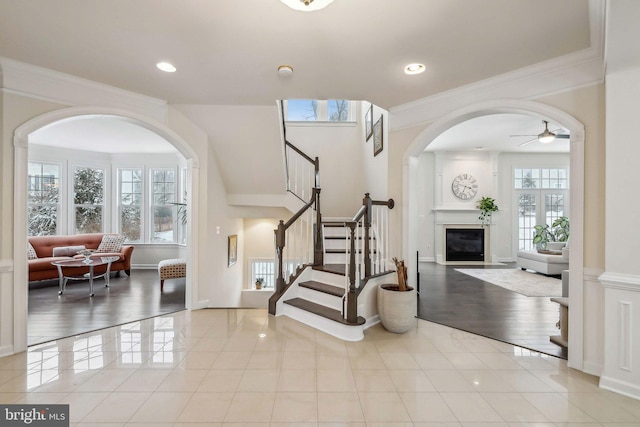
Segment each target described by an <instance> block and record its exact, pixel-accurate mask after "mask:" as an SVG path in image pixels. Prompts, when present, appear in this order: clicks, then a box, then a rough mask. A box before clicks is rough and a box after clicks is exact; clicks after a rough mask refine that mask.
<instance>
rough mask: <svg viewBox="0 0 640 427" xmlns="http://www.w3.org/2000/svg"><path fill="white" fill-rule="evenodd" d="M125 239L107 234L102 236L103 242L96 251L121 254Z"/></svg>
mask: <svg viewBox="0 0 640 427" xmlns="http://www.w3.org/2000/svg"><path fill="white" fill-rule="evenodd" d="M125 239H126V237H125V236H120V235H119V234H105V235H104V236H102V241H101V242H100V246H98V249H96V253H114V252H120V249H122V244H123V243H124V241H125Z"/></svg>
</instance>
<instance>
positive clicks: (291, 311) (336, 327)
mask: <svg viewBox="0 0 640 427" xmlns="http://www.w3.org/2000/svg"><path fill="white" fill-rule="evenodd" d="M283 309H284V310H283V312H282V314H283V315H285V316H287V317H290V318H291V319H294V320H297V321H298V322H301V323H304V324H305V325H309V326H311V327H313V328H315V329H318V330H320V331H322V332H324V333H327V334H329V335H332V336H334V337H336V338H340V339H341V340H344V341H361V340H362V339H363V338H364V332H363V331H364V327H363V326H362V325H361V326H346V325H342V324H340V323H338V322H334V321H333V320H329V319H326V318H324V317H322V316H318V315H315V314H313V313H310V312H308V311H305V310H300V309H299V308H297V307H293V306H291V305H289V304H283Z"/></svg>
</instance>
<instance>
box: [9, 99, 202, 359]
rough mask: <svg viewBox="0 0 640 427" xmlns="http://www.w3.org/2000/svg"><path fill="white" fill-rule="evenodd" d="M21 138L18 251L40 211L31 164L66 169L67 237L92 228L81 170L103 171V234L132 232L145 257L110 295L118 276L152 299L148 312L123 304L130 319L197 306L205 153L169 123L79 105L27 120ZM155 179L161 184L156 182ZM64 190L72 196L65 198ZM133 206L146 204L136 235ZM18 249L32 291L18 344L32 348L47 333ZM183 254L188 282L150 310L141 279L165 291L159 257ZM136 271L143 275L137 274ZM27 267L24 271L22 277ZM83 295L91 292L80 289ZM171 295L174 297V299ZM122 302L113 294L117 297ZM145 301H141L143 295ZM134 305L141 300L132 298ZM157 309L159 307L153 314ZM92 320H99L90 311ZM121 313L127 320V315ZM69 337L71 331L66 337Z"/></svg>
mask: <svg viewBox="0 0 640 427" xmlns="http://www.w3.org/2000/svg"><path fill="white" fill-rule="evenodd" d="M65 134H66V135H67V137H66V138H65V137H64V135H65ZM89 134H93V135H94V138H91V139H87V135H89ZM69 135H73V136H72V137H71V136H69ZM14 141H15V142H14V145H15V149H16V156H15V157H16V170H22V171H25V172H24V174H19V175H16V181H15V195H16V203H15V212H16V218H17V219H21V218H25V221H22V220H16V226H15V232H16V234H15V239H14V247H15V248H19V247H20V246H22V247H26V240H27V239H26V236H27V234H28V229H29V224H31V223H32V221H30V220H29V219H28V218H29V215H30V214H31V213H32V212H31V211H30V208H31V207H32V206H31V204H30V201H31V199H30V197H28V194H29V192H28V191H25V190H27V189H29V190H30V189H31V187H32V186H31V184H32V182H31V181H34V179H33V178H32V177H31V176H29V175H30V173H28V172H27V171H28V170H29V166H32V164H33V163H45V162H48V164H57V165H59V166H60V168H61V174H62V178H63V179H62V180H61V181H62V182H61V185H62V186H63V187H64V188H63V189H61V190H64V191H60V201H61V203H62V204H64V207H63V208H60V209H59V213H62V216H60V218H59V219H60V223H59V224H57V225H56V232H57V234H67V235H75V234H79V233H80V234H81V233H82V232H83V231H84V232H86V231H87V230H82V229H79V228H81V223H82V224H84V223H83V221H80V220H79V219H78V217H79V216H82V215H79V212H80V211H82V209H81V207H79V206H78V204H77V203H75V202H77V200H74V199H75V198H76V197H74V191H75V188H74V186H75V185H76V184H74V182H73V180H74V176H77V171H78V170H79V169H81V170H83V171H86V170H87V169H88V170H93V171H94V172H95V171H96V170H97V171H100V172H98V173H97V175H98V176H100V175H101V176H102V178H103V184H104V188H103V189H102V193H103V196H104V203H103V205H102V206H99V207H98V208H99V209H98V210H102V216H101V218H100V219H99V221H98V223H99V224H100V225H101V226H102V229H101V230H100V231H101V232H104V233H117V234H129V235H127V236H126V237H127V238H128V242H125V245H126V244H131V245H133V246H134V248H135V250H134V253H135V254H136V255H137V257H136V256H134V257H132V265H133V267H132V268H133V270H134V271H132V277H129V276H127V275H126V274H123V273H121V275H120V276H121V278H120V279H115V278H114V274H113V273H112V274H111V277H112V280H111V283H110V285H111V286H110V288H109V289H108V290H106V291H105V292H110V291H112V290H113V293H118V292H116V290H118V291H120V290H121V289H118V286H117V283H114V282H113V281H114V280H116V281H117V280H120V281H121V282H123V283H126V282H127V281H129V282H130V283H128V287H129V295H134V294H137V295H138V296H139V297H142V299H143V300H145V303H144V305H146V306H147V307H146V308H145V309H141V310H132V307H131V306H130V305H129V306H128V307H126V306H127V301H126V300H124V302H123V301H121V304H120V308H118V310H120V311H122V312H128V313H129V314H128V315H127V316H125V317H128V319H127V321H130V320H141V319H142V318H146V317H150V315H156V314H157V315H160V314H164V313H165V312H168V311H167V310H169V311H176V310H177V309H185V308H187V309H189V308H191V306H192V301H191V300H192V295H193V288H194V287H196V286H197V280H196V278H197V276H196V275H194V274H193V271H192V268H191V266H190V264H191V263H190V262H189V261H190V259H191V254H192V252H193V251H192V248H193V247H196V246H197V240H198V237H197V234H195V233H193V222H194V215H193V212H194V209H193V206H194V200H197V191H198V185H197V183H196V184H194V179H195V177H197V174H195V173H193V169H194V168H196V169H197V158H196V156H195V154H194V152H193V150H192V149H191V148H190V147H189V146H188V145H187V144H186V142H185V141H184V140H182V139H181V138H180V137H178V136H177V135H176V134H174V133H173V132H172V131H171V130H169V129H167V128H166V127H165V126H164V125H161V124H158V123H153V122H151V121H148V120H147V119H145V118H143V117H138V116H136V115H132V114H129V113H128V112H120V111H117V112H115V111H112V110H110V109H107V110H100V109H90V110H89V109H84V108H71V109H66V110H58V111H55V112H53V113H49V114H45V115H44V116H41V117H38V118H35V119H33V120H31V121H29V122H27V123H26V124H25V125H23V126H21V127H20V128H19V129H18V130H17V131H16V135H15V138H14ZM47 141H48V143H47ZM83 141H84V142H83ZM124 171H127V172H131V171H135V172H137V173H136V174H135V175H137V177H138V178H140V179H139V180H138V182H136V183H132V182H130V180H129V179H128V178H127V176H128V177H129V178H130V177H131V176H130V175H132V174H131V173H123V172H124ZM160 172H161V173H160ZM158 177H162V178H163V179H162V180H160V181H162V182H159V181H158V179H156V178H158ZM154 179H156V181H158V182H154ZM36 180H37V178H36ZM132 186H133V187H137V188H136V190H135V191H133V190H132V191H129V190H131V189H132ZM160 187H162V191H159V190H158V189H159V188H160ZM154 189H155V190H154ZM63 192H64V193H66V194H65V195H64V196H63V195H62V193H63ZM125 193H128V194H125ZM132 197H133V198H138V199H139V200H138V202H140V203H135V204H132V203H130V202H131V200H130V199H131V198H132ZM159 197H160V199H162V200H160V199H159ZM173 203H179V204H180V205H181V206H183V209H184V212H185V213H186V215H185V216H184V219H185V223H184V224H183V223H182V220H181V219H180V215H179V214H178V213H177V209H178V208H179V207H180V206H178V205H174V204H173ZM123 207H124V208H123ZM132 207H134V208H139V212H138V213H139V214H140V215H134V221H133V222H134V224H133V225H134V226H133V229H135V228H136V227H137V231H135V230H134V231H133V233H132V232H131V230H132V227H131V224H129V226H128V227H126V226H124V225H125V224H123V221H124V220H125V219H126V218H127V217H128V218H129V219H131V215H125V214H124V211H128V213H131V210H132V209H131V208H132ZM163 214H166V215H163ZM85 219H86V218H85ZM158 227H160V228H158ZM60 231H62V233H61V232H60ZM89 231H97V230H89ZM15 253H16V266H20V265H24V266H25V268H24V269H22V268H19V267H18V268H16V273H17V274H16V283H20V284H21V285H22V283H24V285H23V286H24V288H23V290H24V292H22V291H19V292H17V294H18V295H16V298H15V301H14V303H15V304H14V307H15V308H16V310H15V312H14V321H15V323H14V324H15V328H14V329H15V331H14V332H15V337H16V345H15V347H16V349H24V348H26V346H27V344H29V345H30V344H33V343H35V342H38V340H40V341H42V339H43V338H42V337H40V338H38V337H37V332H36V333H32V330H31V327H28V326H27V313H28V307H29V303H28V301H29V287H28V267H27V259H26V257H24V258H22V257H21V256H19V255H21V251H20V250H16V252H15ZM25 254H26V252H25ZM178 257H179V258H185V259H186V260H187V266H188V267H187V272H186V277H185V278H184V279H182V280H183V281H182V282H180V280H178V281H176V283H175V284H172V285H170V286H168V287H167V286H165V290H164V291H165V293H164V294H163V295H162V298H158V297H159V296H160V295H156V298H158V301H157V304H156V306H155V308H154V307H151V308H149V303H148V302H149V298H153V296H151V295H149V294H148V293H146V294H145V295H143V296H142V295H141V294H143V292H141V291H142V290H141V289H139V288H140V283H143V282H144V283H145V286H147V287H149V289H152V290H153V292H154V293H158V294H159V293H160V291H159V289H160V285H159V279H158V271H157V264H158V261H159V260H160V259H165V258H178ZM20 258H22V259H20ZM136 269H137V270H138V271H139V272H140V273H141V274H138V275H137V276H136V275H135V270H136ZM23 272H24V275H22V274H21V273H23ZM21 278H23V280H21ZM96 282H97V283H96V285H98V286H96V287H95V288H96V289H97V288H99V287H100V286H101V285H102V283H100V282H99V281H96ZM151 282H153V283H151ZM21 287H22V286H21ZM81 287H82V288H84V287H86V286H81ZM156 288H157V289H158V291H157V292H156V291H155V289H156ZM78 292H83V291H80V290H78ZM95 293H96V296H95V297H99V294H98V292H95ZM170 294H173V298H172V297H171V296H170ZM105 295H107V296H109V295H108V294H105ZM65 296H66V295H65ZM80 297H81V298H82V299H83V300H84V301H83V302H86V303H88V304H89V307H90V306H96V307H98V306H100V305H101V303H98V304H96V301H91V300H92V299H93V298H92V299H90V298H89V297H88V292H87V295H84V293H81V294H78V295H76V298H75V300H77V299H78V298H80ZM95 297H94V298H95ZM125 297H126V295H125ZM60 299H61V298H60V297H58V298H56V299H55V300H54V301H53V303H54V304H55V302H56V300H60ZM117 299H118V298H111V300H112V302H115V301H116V300H117ZM121 299H122V298H121ZM68 300H74V298H72V295H69V298H68ZM138 300H139V301H138V302H140V298H138ZM161 300H162V301H166V300H168V301H170V304H169V305H165V307H164V308H163V305H164V303H163V302H162V301H161ZM63 302H64V301H63ZM128 302H133V301H132V300H129V301H128ZM125 307H126V308H125ZM102 310H103V311H104V310H105V308H104V307H102ZM154 310H156V312H154V313H152V311H154ZM132 312H134V313H138V316H139V317H140V319H134V318H132V317H131V313H132ZM112 314H113V313H112ZM148 314H150V315H148ZM109 317H111V321H112V322H114V323H113V324H118V323H124V322H119V321H118V320H117V319H118V317H117V316H109ZM134 317H135V316H134ZM89 318H92V317H91V316H89ZM121 318H123V317H122V316H121ZM30 319H31V311H30V310H29V321H30ZM113 324H112V325H113ZM96 325H98V326H96ZM112 325H106V324H105V325H102V324H100V323H97V324H95V325H94V324H91V323H89V324H87V325H86V326H85V327H86V331H89V330H95V329H101V328H102V327H107V326H112ZM27 331H28V332H27ZM27 336H28V338H27ZM62 336H64V334H62V335H61V336H59V337H58V338H60V337H62ZM52 338H53V337H52ZM46 340H47V339H45V341H46Z"/></svg>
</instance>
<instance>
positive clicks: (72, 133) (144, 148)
mask: <svg viewBox="0 0 640 427" xmlns="http://www.w3.org/2000/svg"><path fill="white" fill-rule="evenodd" d="M29 143H30V144H37V145H49V146H54V147H60V148H70V149H75V150H87V151H95V152H99V153H111V154H114V153H120V154H128V153H129V154H133V153H140V154H144V153H177V150H176V149H175V147H174V146H173V145H171V144H170V143H169V142H167V140H165V139H164V138H162V137H160V136H158V135H157V134H155V133H153V132H151V131H149V130H147V129H145V128H143V127H142V126H140V125H137V124H134V123H131V122H129V121H127V120H125V119H123V118H122V117H116V116H104V115H91V116H79V117H73V118H71V119H67V120H61V121H59V122H55V123H52V124H50V125H49V126H45V127H43V128H41V129H38V130H37V131H35V132H33V133H32V134H31V135H29Z"/></svg>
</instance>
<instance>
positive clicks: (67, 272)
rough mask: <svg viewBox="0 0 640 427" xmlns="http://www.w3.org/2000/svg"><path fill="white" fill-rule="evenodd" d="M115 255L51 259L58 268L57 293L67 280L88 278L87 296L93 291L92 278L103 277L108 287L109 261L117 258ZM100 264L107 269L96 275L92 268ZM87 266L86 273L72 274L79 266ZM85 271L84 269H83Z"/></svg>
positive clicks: (92, 294) (61, 290)
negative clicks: (87, 258) (87, 270)
mask: <svg viewBox="0 0 640 427" xmlns="http://www.w3.org/2000/svg"><path fill="white" fill-rule="evenodd" d="M119 259H120V257H117V256H107V257H93V258H90V259H89V260H86V259H69V260H66V259H65V260H61V261H52V262H51V264H53V265H55V266H56V267H57V268H58V278H59V279H58V280H59V282H58V286H59V289H58V295H62V294H63V293H64V291H65V288H66V287H67V282H68V281H69V280H86V279H89V296H90V297H92V296H94V295H95V294H94V293H93V279H99V278H101V277H104V283H105V287H107V288H108V287H109V273H110V272H111V263H112V262H114V261H117V260H119ZM100 265H106V266H107V270H106V271H105V272H104V273H100V274H98V275H96V274H94V268H95V267H98V266H100ZM87 267H88V268H89V272H88V273H80V274H73V271H74V270H76V271H77V270H78V269H79V268H87ZM85 271H86V270H85Z"/></svg>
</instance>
